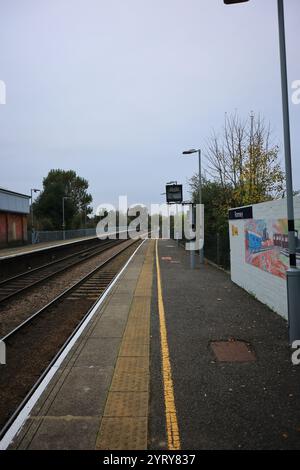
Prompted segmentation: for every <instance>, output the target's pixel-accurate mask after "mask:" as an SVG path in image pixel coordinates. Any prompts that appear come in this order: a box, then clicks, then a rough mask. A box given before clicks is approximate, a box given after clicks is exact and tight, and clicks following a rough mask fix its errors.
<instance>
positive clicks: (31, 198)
mask: <svg viewBox="0 0 300 470" xmlns="http://www.w3.org/2000/svg"><path fill="white" fill-rule="evenodd" d="M40 192H41V190H40V189H37V188H31V189H30V200H31V207H30V212H31V243H32V244H34V242H35V240H34V218H33V193H40Z"/></svg>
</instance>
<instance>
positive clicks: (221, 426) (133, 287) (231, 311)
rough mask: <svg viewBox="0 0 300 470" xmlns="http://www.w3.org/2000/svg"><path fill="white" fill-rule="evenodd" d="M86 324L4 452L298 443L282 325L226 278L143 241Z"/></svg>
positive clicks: (168, 245) (297, 406)
mask: <svg viewBox="0 0 300 470" xmlns="http://www.w3.org/2000/svg"><path fill="white" fill-rule="evenodd" d="M87 320H89V321H87ZM87 320H86V323H84V324H83V325H82V327H81V329H80V330H79V331H78V335H77V336H76V337H74V338H73V340H72V341H71V343H70V344H69V346H68V347H67V349H66V351H65V353H64V354H63V355H62V357H61V358H60V359H59V360H58V362H57V364H55V365H54V367H52V369H51V371H50V373H49V375H48V376H47V377H46V378H45V379H44V381H43V382H42V383H41V384H40V386H39V388H38V389H37V390H36V392H35V394H34V395H33V396H32V397H31V399H30V401H29V403H28V404H27V406H26V407H25V408H24V409H23V410H22V411H21V413H20V415H19V417H18V418H17V420H16V421H15V423H14V424H13V425H12V427H11V428H10V430H9V431H8V433H7V435H6V437H5V439H6V444H5V443H4V444H5V445H8V448H9V449H95V450H127V449H130V450H138V449H149V450H165V449H169V450H180V449H182V450H187V449H189V450H192V449H299V447H300V396H299V390H300V387H299V385H300V365H299V366H296V365H293V364H292V361H291V353H292V352H291V349H290V348H289V345H288V339H287V338H288V335H287V324H286V321H285V320H284V319H283V318H281V317H280V316H278V315H277V314H275V313H274V312H272V311H271V310H269V309H268V308H267V307H266V306H264V305H263V304H261V303H260V302H258V301H257V300H256V299H255V298H254V297H252V296H250V295H249V294H248V293H246V292H245V291H243V290H242V289H240V288H239V287H238V286H236V285H234V284H233V283H232V282H231V280H230V276H229V275H228V274H227V273H225V272H223V271H221V270H219V269H217V268H215V267H214V266H211V265H209V264H207V263H206V264H205V265H202V266H200V265H197V264H196V268H195V269H191V267H190V258H189V254H188V253H187V252H185V250H184V249H183V248H181V247H178V246H177V245H176V243H175V242H173V241H171V240H160V241H158V242H156V241H154V240H146V241H145V242H144V243H143V244H142V245H141V246H140V248H139V249H138V250H137V251H136V252H135V254H134V255H133V256H132V258H131V259H130V260H129V262H128V264H127V265H126V266H125V267H124V269H123V271H121V273H120V274H119V277H118V278H116V280H115V281H114V284H113V285H111V288H110V290H109V291H107V293H106V295H105V296H103V297H102V298H101V300H100V301H99V302H98V303H97V304H96V305H95V307H94V309H93V310H92V312H91V314H90V317H89V319H87ZM4 444H3V443H2V445H4Z"/></svg>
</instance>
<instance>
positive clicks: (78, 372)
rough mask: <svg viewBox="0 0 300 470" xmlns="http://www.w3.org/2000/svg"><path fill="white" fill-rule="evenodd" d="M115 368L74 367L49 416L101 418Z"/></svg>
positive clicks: (50, 409)
mask: <svg viewBox="0 0 300 470" xmlns="http://www.w3.org/2000/svg"><path fill="white" fill-rule="evenodd" d="M113 370H114V368H113V367H105V368H102V367H94V366H89V367H73V368H72V370H71V371H70V373H69V374H68V376H67V377H66V379H65V381H64V383H63V385H62V387H61V389H60V391H59V394H58V395H57V396H56V398H55V399H54V401H53V403H52V405H51V406H50V408H49V410H48V412H47V414H48V415H50V416H62V415H71V416H101V415H102V414H103V410H104V406H105V401H106V396H107V392H108V389H109V386H110V382H111V377H112V374H113Z"/></svg>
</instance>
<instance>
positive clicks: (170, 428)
mask: <svg viewBox="0 0 300 470" xmlns="http://www.w3.org/2000/svg"><path fill="white" fill-rule="evenodd" d="M156 271H157V295H158V314H159V326H160V344H161V355H162V374H163V383H164V397H165V410H166V428H167V437H168V448H169V450H180V436H179V428H178V421H177V412H176V405H175V397H174V387H173V379H172V370H171V362H170V354H169V346H168V337H167V327H166V317H165V309H164V302H163V296H162V287H161V275H160V265H159V258H158V240H156Z"/></svg>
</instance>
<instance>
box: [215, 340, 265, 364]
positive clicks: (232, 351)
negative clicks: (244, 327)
mask: <svg viewBox="0 0 300 470" xmlns="http://www.w3.org/2000/svg"><path fill="white" fill-rule="evenodd" d="M211 348H212V350H213V352H214V354H215V356H216V358H217V360H218V361H220V362H254V361H256V357H255V354H254V352H253V351H251V349H250V347H249V344H247V343H245V342H244V341H235V340H229V341H213V342H212V343H211Z"/></svg>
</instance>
